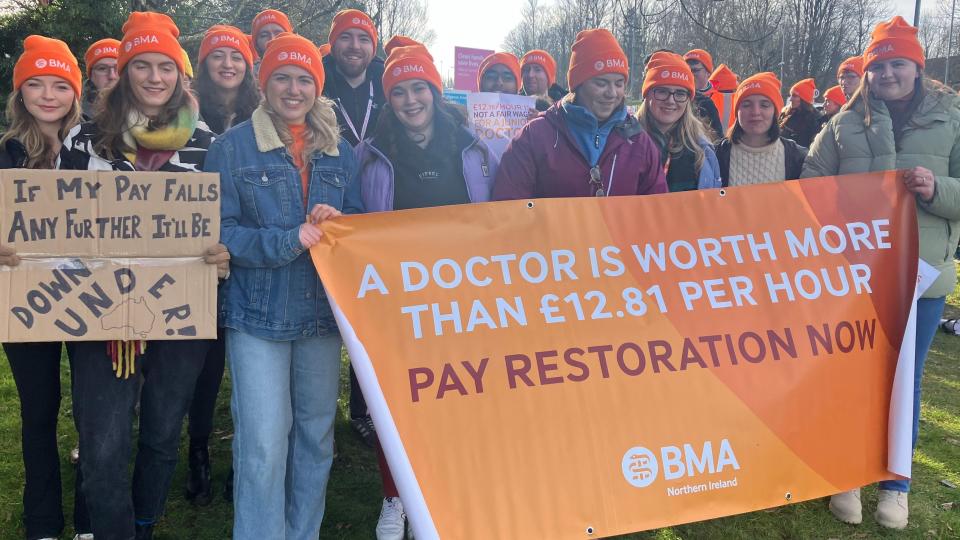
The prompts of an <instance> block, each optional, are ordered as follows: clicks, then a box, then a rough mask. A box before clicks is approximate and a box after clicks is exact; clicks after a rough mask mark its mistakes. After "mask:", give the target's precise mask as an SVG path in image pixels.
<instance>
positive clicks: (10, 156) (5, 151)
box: [0, 139, 27, 169]
mask: <svg viewBox="0 0 960 540" xmlns="http://www.w3.org/2000/svg"><path fill="white" fill-rule="evenodd" d="M26 162H27V149H26V148H24V147H23V144H22V143H21V142H20V141H18V140H16V139H10V140H8V141H7V142H6V144H4V145H3V148H0V169H22V168H23V166H24V165H25V164H26Z"/></svg>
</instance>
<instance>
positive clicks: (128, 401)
mask: <svg viewBox="0 0 960 540" xmlns="http://www.w3.org/2000/svg"><path fill="white" fill-rule="evenodd" d="M209 347H210V342H209V341H205V340H188V341H150V342H149V343H148V345H147V350H146V352H145V353H144V354H143V355H142V356H141V357H139V358H137V360H136V369H137V374H138V375H134V376H131V377H130V378H127V379H118V378H117V376H116V374H115V373H114V371H113V369H112V368H111V364H110V357H109V356H108V355H107V345H106V343H105V342H103V341H82V342H76V343H74V344H73V367H74V382H73V413H74V417H75V418H76V422H77V430H78V431H79V433H80V456H81V457H80V467H81V469H82V471H83V484H82V489H83V494H84V496H86V499H87V509H88V510H89V512H90V524H91V525H92V529H93V534H94V536H95V537H96V538H97V540H129V539H132V538H133V537H134V523H139V524H152V523H154V522H155V521H156V520H157V519H159V518H160V516H161V515H162V514H163V506H164V503H165V502H166V498H167V492H168V491H169V489H170V480H171V479H172V478H173V471H174V469H175V468H176V466H177V457H178V455H177V451H178V448H179V443H180V430H181V427H182V426H183V417H184V416H185V415H186V414H187V409H188V408H189V407H190V398H191V397H192V396H193V389H194V387H195V386H196V382H197V376H198V375H199V374H200V370H201V369H202V368H203V358H204V356H205V355H206V354H207V349H208V348H209ZM141 377H142V379H143V388H142V390H141V387H140V385H141V382H140V378H141ZM138 395H139V397H140V432H139V437H138V439H137V458H136V462H135V464H134V468H133V488H132V489H131V486H130V474H129V468H128V467H127V464H128V463H129V462H130V453H131V439H132V437H133V419H134V406H135V405H136V403H137V396H138Z"/></svg>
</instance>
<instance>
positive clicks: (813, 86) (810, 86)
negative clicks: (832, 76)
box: [790, 79, 817, 105]
mask: <svg viewBox="0 0 960 540" xmlns="http://www.w3.org/2000/svg"><path fill="white" fill-rule="evenodd" d="M790 94H791V95H793V94H797V95H798V96H800V99H802V100H804V101H806V102H807V103H809V104H810V105H813V100H814V98H816V97H817V81H814V80H813V79H803V80H801V81H797V84H795V85H793V86H791V87H790Z"/></svg>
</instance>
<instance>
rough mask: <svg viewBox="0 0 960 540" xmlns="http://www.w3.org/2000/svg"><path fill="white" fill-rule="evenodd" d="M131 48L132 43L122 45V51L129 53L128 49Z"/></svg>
mask: <svg viewBox="0 0 960 540" xmlns="http://www.w3.org/2000/svg"><path fill="white" fill-rule="evenodd" d="M132 48H133V43H131V42H129V41H128V42H126V43H124V44H123V50H124V51H126V52H130V49H132Z"/></svg>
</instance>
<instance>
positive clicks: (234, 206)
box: [204, 109, 363, 340]
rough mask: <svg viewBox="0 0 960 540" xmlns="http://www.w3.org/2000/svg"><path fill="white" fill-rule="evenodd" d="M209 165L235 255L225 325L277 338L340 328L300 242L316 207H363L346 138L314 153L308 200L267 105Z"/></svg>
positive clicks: (219, 145) (223, 301) (228, 136)
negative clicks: (302, 227)
mask: <svg viewBox="0 0 960 540" xmlns="http://www.w3.org/2000/svg"><path fill="white" fill-rule="evenodd" d="M337 153H339V155H333V154H337ZM204 170H206V171H208V172H219V173H220V182H221V199H220V241H221V242H222V243H223V244H224V245H226V246H227V250H228V251H229V252H230V277H229V278H228V279H227V280H226V281H225V282H224V283H223V285H222V286H221V290H220V313H219V317H220V324H221V325H222V326H224V327H226V328H232V329H235V330H239V331H241V332H244V333H247V334H251V335H253V336H256V337H260V338H264V339H273V340H293V339H298V338H302V337H311V336H318V335H324V334H328V333H331V332H336V331H337V326H336V321H335V320H334V318H333V312H332V311H331V309H330V304H329V302H328V301H327V298H326V295H325V293H324V290H323V285H322V284H321V283H320V277H319V275H318V274H317V271H316V268H315V267H314V265H313V260H311V258H310V253H309V252H308V251H307V250H305V249H304V248H303V246H302V244H301V243H300V225H302V224H303V223H304V220H305V216H306V213H307V209H308V208H312V207H313V206H314V205H315V204H328V205H330V206H332V207H334V208H337V209H339V210H341V211H342V212H343V213H345V214H358V213H362V212H363V203H362V202H361V200H360V184H359V182H356V181H355V176H356V170H357V165H356V160H355V158H354V155H353V149H352V148H350V145H349V144H347V143H346V142H345V141H343V140H342V139H341V140H340V142H339V145H338V147H337V149H336V150H333V149H332V148H331V149H329V150H328V151H327V152H316V153H314V155H313V157H312V158H311V161H310V171H311V172H310V181H309V186H308V197H307V200H308V204H304V201H303V188H302V184H301V181H300V172H299V171H298V170H297V169H296V167H294V165H293V160H292V158H291V156H290V154H289V153H288V152H287V150H286V148H285V147H284V145H283V143H282V142H281V141H280V138H279V136H278V135H277V132H276V129H274V127H273V124H272V123H271V122H270V119H269V117H268V116H267V115H266V113H264V112H263V111H262V110H260V109H258V110H257V111H255V112H254V115H253V117H252V118H251V119H250V120H248V121H246V122H243V123H241V124H238V125H237V126H236V127H234V128H232V129H230V130H229V131H227V132H226V133H225V134H224V135H223V136H222V137H220V138H218V139H217V141H216V142H215V143H214V144H213V145H212V146H211V147H210V150H209V152H208V153H207V159H206V163H205V165H204Z"/></svg>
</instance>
